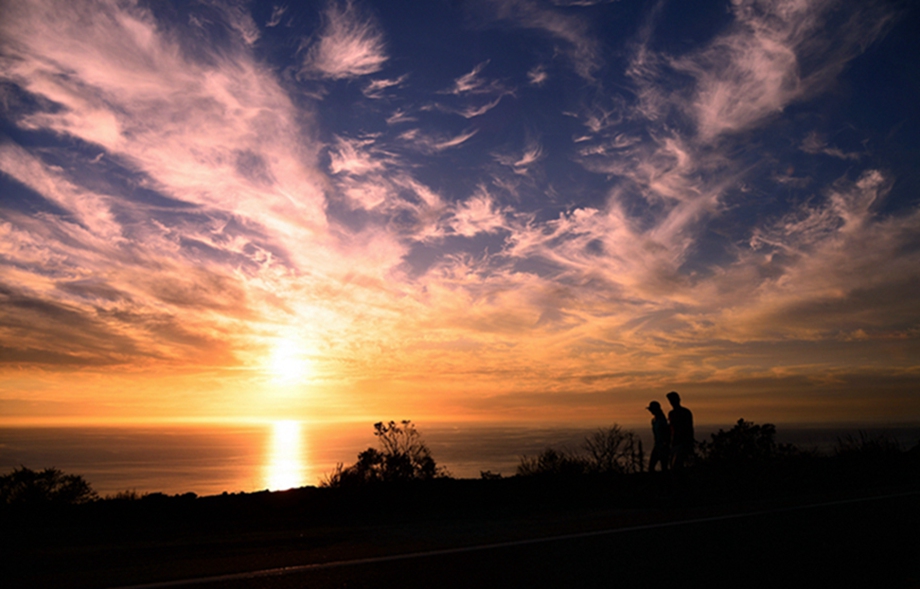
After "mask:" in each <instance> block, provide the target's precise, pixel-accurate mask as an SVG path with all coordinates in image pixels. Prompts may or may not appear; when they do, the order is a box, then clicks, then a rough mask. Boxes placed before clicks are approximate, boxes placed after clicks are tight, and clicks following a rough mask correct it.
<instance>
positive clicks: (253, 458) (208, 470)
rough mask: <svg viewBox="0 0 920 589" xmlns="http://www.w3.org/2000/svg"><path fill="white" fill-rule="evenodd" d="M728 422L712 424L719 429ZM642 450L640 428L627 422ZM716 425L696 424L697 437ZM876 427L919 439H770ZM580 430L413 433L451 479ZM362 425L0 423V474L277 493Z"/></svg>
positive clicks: (148, 488) (318, 465) (360, 443)
mask: <svg viewBox="0 0 920 589" xmlns="http://www.w3.org/2000/svg"><path fill="white" fill-rule="evenodd" d="M729 427H730V426H729V425H726V426H722V428H723V429H728V428H729ZM630 429H632V430H633V431H635V432H636V433H637V434H638V435H639V436H640V438H642V440H643V443H644V444H645V445H646V447H650V443H651V439H650V438H651V436H650V432H649V431H647V430H648V427H647V426H644V425H643V426H639V427H634V428H630ZM717 429H719V428H717V427H705V426H702V427H697V436H696V437H697V439H698V440H704V439H708V438H709V434H710V433H712V432H714V431H716V430H717ZM860 430H862V431H866V432H867V433H869V434H870V435H875V434H885V435H889V436H891V437H893V438H895V439H896V440H898V441H899V442H900V443H901V444H902V445H903V446H904V447H909V446H912V445H914V444H916V443H917V442H918V441H920V426H900V427H887V428H880V427H867V428H858V427H856V426H853V427H844V428H841V427H833V428H830V427H801V426H796V427H784V426H781V425H780V426H777V436H776V437H777V441H779V442H784V443H793V444H795V445H797V446H799V447H800V448H807V449H815V450H818V451H824V452H829V451H831V450H832V449H833V447H834V445H835V444H836V442H837V439H838V438H841V437H843V436H846V435H857V434H858V431H860ZM591 431H593V430H592V429H590V428H560V427H521V426H515V427H510V426H509V427H502V426H471V425H463V424H454V425H451V424H432V425H424V424H419V432H420V433H421V434H422V438H423V440H424V441H425V442H426V444H427V445H428V447H429V448H430V449H431V453H432V455H433V456H434V458H435V460H436V461H437V463H438V464H439V465H442V466H444V467H446V468H447V470H448V471H449V472H450V474H451V475H452V476H454V477H458V478H479V476H480V473H481V472H483V471H490V472H492V473H499V474H502V475H505V476H509V475H513V474H514V472H515V469H516V467H517V465H518V464H519V462H520V459H521V456H525V455H526V456H534V455H536V454H538V453H539V452H541V451H542V450H543V449H545V448H548V447H552V448H556V449H567V450H576V449H578V448H579V446H580V444H581V442H582V441H583V440H584V438H585V436H586V435H587V434H589V433H590V432H591ZM374 445H375V439H374V436H373V429H372V427H371V426H370V425H367V424H354V423H347V424H309V423H301V422H294V421H278V422H273V423H267V424H264V425H239V426H228V425H220V426H217V425H214V426H149V427H4V428H0V474H5V473H8V472H10V471H11V470H13V469H14V468H16V467H18V466H27V467H29V468H32V469H35V470H38V469H42V468H48V467H54V468H58V469H61V470H62V471H64V472H66V473H69V474H79V475H81V476H83V477H84V478H85V479H86V480H87V481H89V482H90V484H92V486H93V488H94V489H95V490H96V491H97V492H98V493H99V494H100V495H101V496H105V495H111V494H114V493H118V492H121V491H128V490H130V491H136V492H137V493H151V492H162V493H167V494H177V493H186V492H194V493H197V494H198V495H215V494H220V493H222V492H229V493H234V492H240V491H244V492H253V491H259V490H263V489H271V490H279V489H287V488H291V487H300V486H305V485H318V484H319V483H320V481H321V480H322V478H323V477H324V476H325V475H328V474H329V473H331V472H332V471H333V470H334V469H335V467H336V464H337V463H343V464H346V465H348V464H351V463H353V462H354V461H355V459H356V457H357V454H358V453H359V452H360V451H362V450H363V449H365V448H367V447H369V446H374Z"/></svg>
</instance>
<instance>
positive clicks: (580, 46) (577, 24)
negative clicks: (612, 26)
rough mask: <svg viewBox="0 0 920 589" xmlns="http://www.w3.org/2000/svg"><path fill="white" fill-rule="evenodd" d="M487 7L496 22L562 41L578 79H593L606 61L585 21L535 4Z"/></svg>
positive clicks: (522, 1)
mask: <svg viewBox="0 0 920 589" xmlns="http://www.w3.org/2000/svg"><path fill="white" fill-rule="evenodd" d="M487 5H488V6H489V7H490V9H491V14H492V16H493V17H494V18H496V19H499V20H506V21H509V22H511V23H513V24H514V25H516V26H519V27H523V28H527V29H534V30H537V31H541V32H543V33H545V34H547V35H549V36H550V37H551V38H553V39H556V40H559V41H562V42H563V50H562V51H563V53H564V54H565V55H566V56H567V57H568V59H569V61H570V62H571V63H572V66H573V67H574V69H575V71H576V72H577V73H578V75H580V76H582V77H583V78H586V79H588V80H593V79H594V73H595V72H596V70H597V69H598V68H599V67H600V65H601V63H602V61H603V60H602V58H601V52H600V44H599V43H598V41H597V39H596V38H595V36H594V34H593V33H592V31H591V28H590V26H589V25H588V22H587V21H586V20H585V19H583V18H581V17H579V16H577V15H573V14H568V13H562V12H560V11H558V10H554V9H552V8H546V7H544V6H541V4H540V3H538V2H535V1H533V0H490V1H489V2H488V3H487ZM573 5H579V4H573Z"/></svg>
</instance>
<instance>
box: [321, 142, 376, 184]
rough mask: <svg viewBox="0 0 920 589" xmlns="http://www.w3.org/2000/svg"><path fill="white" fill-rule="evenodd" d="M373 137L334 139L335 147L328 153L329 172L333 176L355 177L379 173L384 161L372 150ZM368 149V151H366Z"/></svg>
mask: <svg viewBox="0 0 920 589" xmlns="http://www.w3.org/2000/svg"><path fill="white" fill-rule="evenodd" d="M374 143H375V140H374V138H373V137H368V138H365V139H345V138H343V137H336V147H335V148H334V149H330V151H329V158H330V162H329V170H330V171H331V172H332V173H333V174H341V173H343V172H344V173H347V174H351V175H355V176H360V175H364V174H367V173H369V172H379V171H381V170H383V168H384V167H385V159H384V158H383V157H380V156H381V155H384V156H385V154H380V153H379V151H375V150H374V149H373V145H374ZM367 148H369V149H367Z"/></svg>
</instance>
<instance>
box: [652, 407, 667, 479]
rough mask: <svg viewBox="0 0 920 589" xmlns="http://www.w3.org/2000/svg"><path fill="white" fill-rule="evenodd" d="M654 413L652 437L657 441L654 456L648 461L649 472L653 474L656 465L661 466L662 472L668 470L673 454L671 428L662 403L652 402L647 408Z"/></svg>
mask: <svg viewBox="0 0 920 589" xmlns="http://www.w3.org/2000/svg"><path fill="white" fill-rule="evenodd" d="M646 409H648V410H649V411H651V413H652V436H653V437H654V439H655V445H654V447H653V448H652V455H651V457H650V458H649V459H648V471H649V472H653V471H654V470H655V465H656V464H660V465H661V471H662V472H664V471H666V470H668V464H669V463H670V453H671V426H670V425H668V418H667V417H665V416H664V411H662V410H661V403H659V402H658V401H652V402H651V403H649V404H648V407H646Z"/></svg>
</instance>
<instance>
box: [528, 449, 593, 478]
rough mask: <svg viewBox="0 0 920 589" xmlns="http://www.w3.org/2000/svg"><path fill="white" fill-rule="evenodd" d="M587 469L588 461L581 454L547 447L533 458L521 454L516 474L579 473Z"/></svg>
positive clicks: (583, 472)
mask: <svg viewBox="0 0 920 589" xmlns="http://www.w3.org/2000/svg"><path fill="white" fill-rule="evenodd" d="M587 471H588V462H587V460H585V459H584V458H582V457H581V456H577V455H575V454H569V453H568V452H564V451H560V450H554V449H553V448H547V449H546V450H544V451H543V452H541V453H540V454H539V455H537V456H536V457H534V458H529V457H527V456H521V463H520V464H518V467H517V474H518V475H519V476H534V475H563V476H571V475H579V474H585V473H586V472H587Z"/></svg>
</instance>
